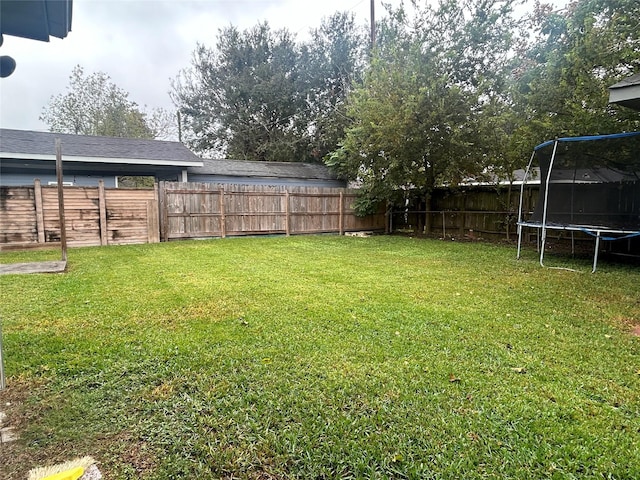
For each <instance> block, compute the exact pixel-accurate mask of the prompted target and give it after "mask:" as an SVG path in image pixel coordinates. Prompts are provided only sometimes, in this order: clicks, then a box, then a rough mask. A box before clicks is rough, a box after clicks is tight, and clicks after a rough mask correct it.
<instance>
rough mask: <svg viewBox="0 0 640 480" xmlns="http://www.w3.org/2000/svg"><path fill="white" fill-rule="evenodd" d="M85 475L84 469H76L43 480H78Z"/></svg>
mask: <svg viewBox="0 0 640 480" xmlns="http://www.w3.org/2000/svg"><path fill="white" fill-rule="evenodd" d="M83 474H84V468H82V467H76V468H72V469H71V470H67V471H65V472H60V473H56V474H54V475H50V476H48V477H44V478H43V479H42V480H78V479H79V478H80V477H81V476H82V475H83Z"/></svg>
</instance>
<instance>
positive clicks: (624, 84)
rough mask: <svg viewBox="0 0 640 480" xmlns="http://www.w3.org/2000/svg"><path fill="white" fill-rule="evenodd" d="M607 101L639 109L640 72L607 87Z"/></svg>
mask: <svg viewBox="0 0 640 480" xmlns="http://www.w3.org/2000/svg"><path fill="white" fill-rule="evenodd" d="M609 103H616V104H618V105H622V106H625V107H629V108H633V109H634V110H640V73H636V74H635V75H632V76H630V77H628V78H625V79H623V80H621V81H619V82H618V83H616V84H615V85H611V86H610V87H609Z"/></svg>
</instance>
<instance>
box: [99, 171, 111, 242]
mask: <svg viewBox="0 0 640 480" xmlns="http://www.w3.org/2000/svg"><path fill="white" fill-rule="evenodd" d="M98 208H99V209H100V225H99V228H100V245H107V244H108V243H109V239H108V236H107V197H106V195H105V192H104V180H99V181H98Z"/></svg>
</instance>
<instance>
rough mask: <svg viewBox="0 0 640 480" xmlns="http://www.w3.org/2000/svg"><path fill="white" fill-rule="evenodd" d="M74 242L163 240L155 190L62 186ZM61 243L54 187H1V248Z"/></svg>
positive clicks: (36, 184)
mask: <svg viewBox="0 0 640 480" xmlns="http://www.w3.org/2000/svg"><path fill="white" fill-rule="evenodd" d="M64 204H65V208H64V213H65V226H66V234H67V243H68V245H70V246H89V245H116V244H130V243H147V242H149V243H154V242H158V241H159V234H158V232H159V228H158V197H157V190H155V189H148V190H136V189H115V188H104V183H103V182H102V181H100V183H99V186H97V187H64ZM59 242H60V221H59V211H58V191H57V187H56V186H42V185H41V183H40V181H39V180H36V181H35V182H34V186H33V187H31V186H27V187H0V249H3V250H7V249H10V248H28V247H39V246H54V245H59Z"/></svg>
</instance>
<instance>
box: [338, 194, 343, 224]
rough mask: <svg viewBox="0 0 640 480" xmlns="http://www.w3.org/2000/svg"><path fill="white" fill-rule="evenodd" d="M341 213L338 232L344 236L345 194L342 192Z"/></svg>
mask: <svg viewBox="0 0 640 480" xmlns="http://www.w3.org/2000/svg"><path fill="white" fill-rule="evenodd" d="M339 201H340V212H339V217H338V230H340V235H344V194H343V193H342V192H340V199H339Z"/></svg>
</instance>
